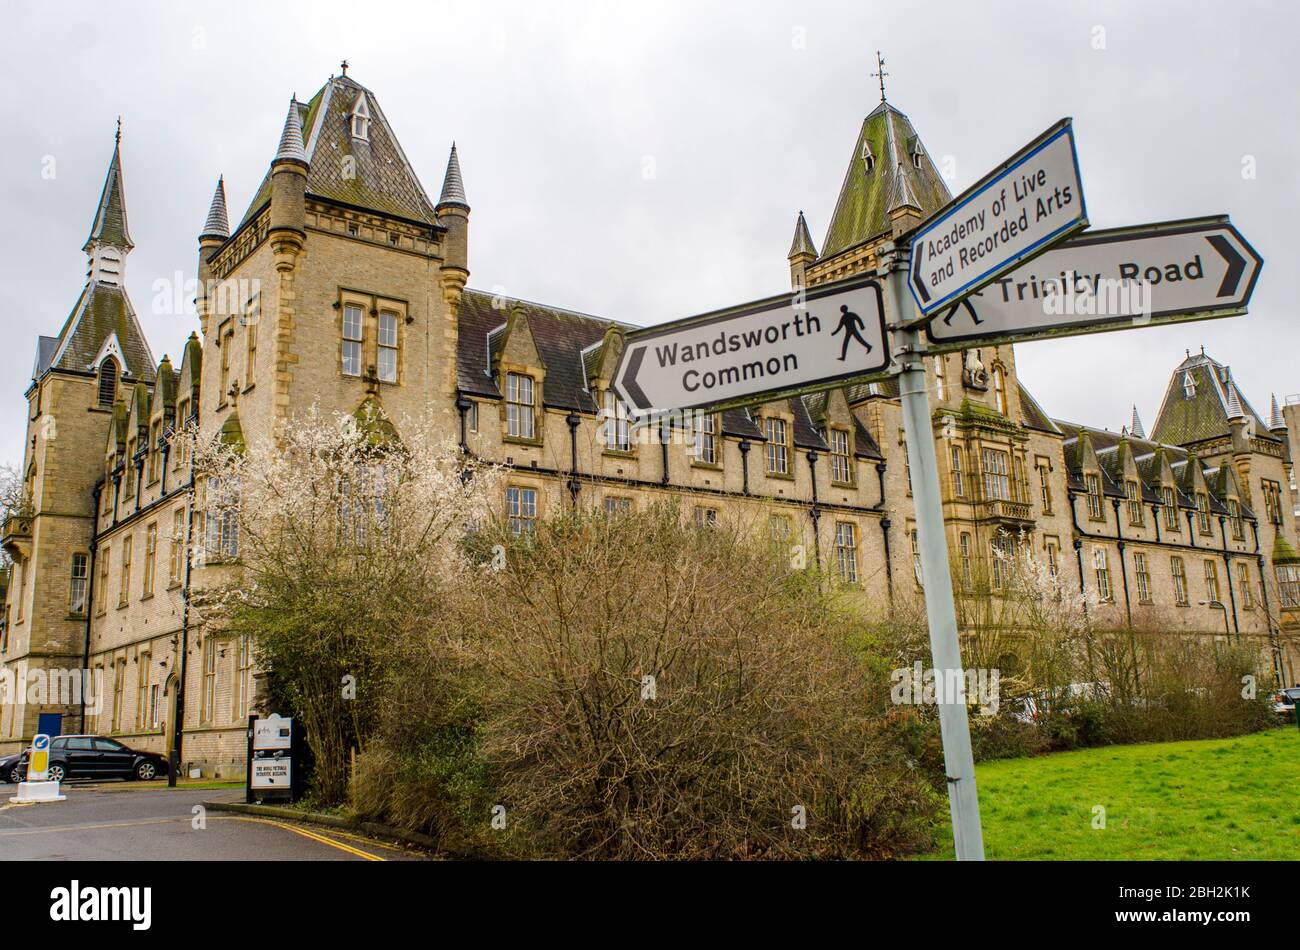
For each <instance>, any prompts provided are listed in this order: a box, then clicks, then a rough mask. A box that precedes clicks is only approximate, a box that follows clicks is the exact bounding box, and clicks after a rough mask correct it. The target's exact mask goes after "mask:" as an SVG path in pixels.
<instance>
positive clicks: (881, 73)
mask: <svg viewBox="0 0 1300 950" xmlns="http://www.w3.org/2000/svg"><path fill="white" fill-rule="evenodd" d="M871 75H872V76H874V77H875V78H876V79H879V80H880V101H881V102H884V101H885V77H886V76H888V75H889V73H887V72H885V60H884V57H882V56H881V55H880V50H876V71H875V72H874V73H872V74H871Z"/></svg>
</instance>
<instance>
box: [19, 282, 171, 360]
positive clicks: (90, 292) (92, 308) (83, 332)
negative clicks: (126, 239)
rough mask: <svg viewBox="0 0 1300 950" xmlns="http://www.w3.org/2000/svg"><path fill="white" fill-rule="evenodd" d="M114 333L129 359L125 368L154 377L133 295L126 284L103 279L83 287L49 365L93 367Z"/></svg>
mask: <svg viewBox="0 0 1300 950" xmlns="http://www.w3.org/2000/svg"><path fill="white" fill-rule="evenodd" d="M114 334H116V335H117V342H118V345H119V346H120V347H121V348H122V356H123V358H124V359H125V362H126V365H125V366H124V367H122V369H123V371H124V372H125V373H126V374H127V375H128V376H131V377H133V378H135V379H142V380H152V379H153V376H154V369H155V365H156V364H155V363H154V359H153V353H152V352H150V350H149V343H148V341H147V340H145V337H144V331H143V330H141V328H140V323H139V321H138V320H137V319H136V316H135V309H134V308H133V307H132V306H131V301H130V298H128V297H127V295H126V291H125V290H124V289H123V288H121V287H117V286H114V285H112V284H103V283H90V284H87V285H86V286H85V287H84V288H83V289H82V291H81V296H80V297H78V298H77V304H76V306H74V307H73V308H72V313H70V314H69V315H68V319H67V320H66V321H65V322H64V324H63V329H62V330H60V331H59V336H58V346H57V348H56V350H55V353H54V354H53V355H52V356H51V357H50V359H49V361H48V363H47V365H46V366H45V369H49V368H50V367H51V366H55V367H58V368H59V369H70V370H77V371H79V372H85V371H87V370H89V369H90V368H91V367H90V364H91V361H92V360H94V359H95V357H97V356H98V355H99V353H100V350H101V349H102V348H103V346H104V343H105V341H107V340H108V338H109V337H110V336H112V335H114ZM43 339H49V338H48V337H44V338H43ZM42 346H44V344H43V343H42V344H40V345H38V347H37V352H38V363H39V362H40V361H41V360H40V350H41V347H42ZM43 371H44V370H42V372H43Z"/></svg>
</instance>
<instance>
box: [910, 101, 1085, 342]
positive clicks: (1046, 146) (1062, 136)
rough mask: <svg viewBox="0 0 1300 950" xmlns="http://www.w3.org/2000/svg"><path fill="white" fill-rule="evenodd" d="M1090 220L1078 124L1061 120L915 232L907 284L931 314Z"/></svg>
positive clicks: (917, 303)
mask: <svg viewBox="0 0 1300 950" xmlns="http://www.w3.org/2000/svg"><path fill="white" fill-rule="evenodd" d="M1087 226H1088V213H1087V210H1086V209H1085V208H1084V203H1083V183H1082V182H1081V181H1080V178H1079V161H1078V156H1077V155H1076V154H1075V150H1074V129H1073V126H1071V124H1070V120H1069V119H1062V120H1061V121H1060V122H1058V123H1057V124H1056V125H1054V126H1052V127H1051V128H1050V129H1048V130H1047V131H1046V132H1044V133H1043V134H1042V135H1040V136H1038V138H1036V139H1034V140H1033V141H1032V142H1030V143H1029V144H1028V145H1026V146H1025V147H1024V148H1023V149H1021V150H1020V151H1019V152H1017V153H1016V154H1015V155H1013V156H1011V158H1009V159H1007V161H1006V162H1004V163H1003V164H1002V165H1000V166H999V167H998V168H996V169H994V170H993V171H992V172H990V173H989V174H988V175H985V176H984V178H982V179H981V180H980V181H978V182H977V183H976V184H974V185H973V186H972V187H970V188H969V189H967V190H966V191H964V192H963V193H962V194H960V195H958V196H957V197H956V198H954V199H953V200H952V201H951V202H949V203H948V204H947V205H946V206H945V207H944V208H942V209H941V210H940V211H939V212H938V213H937V214H936V215H935V216H934V217H933V218H931V219H930V220H929V221H927V222H926V223H925V224H924V225H923V226H922V227H921V228H920V229H919V230H918V231H917V232H916V233H915V235H914V236H913V238H912V244H911V250H912V270H911V274H910V276H909V279H908V286H910V287H911V290H912V296H913V297H915V298H916V305H917V307H919V308H920V310H921V313H922V314H923V315H925V316H929V315H931V314H934V313H937V312H939V311H941V310H943V309H944V308H945V307H947V306H949V305H950V304H953V303H956V302H957V301H958V300H960V299H961V298H962V297H964V296H965V295H967V294H969V293H972V292H973V291H976V290H979V288H980V287H982V286H983V285H985V284H987V283H988V282H989V281H991V280H994V279H996V278H997V277H999V276H1001V275H1002V274H1004V273H1005V272H1006V271H1008V270H1011V269H1012V268H1014V267H1016V266H1017V265H1019V264H1021V263H1023V262H1025V261H1027V260H1029V259H1030V258H1032V257H1034V256H1035V255H1037V254H1040V253H1042V252H1043V251H1045V250H1046V249H1047V248H1048V247H1050V246H1051V244H1052V243H1053V242H1055V241H1059V240H1061V239H1062V238H1065V237H1067V236H1069V235H1070V234H1073V233H1074V232H1076V231H1080V230H1082V229H1083V228H1086V227H1087Z"/></svg>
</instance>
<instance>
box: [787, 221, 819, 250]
mask: <svg viewBox="0 0 1300 950" xmlns="http://www.w3.org/2000/svg"><path fill="white" fill-rule="evenodd" d="M800 254H811V255H812V256H813V259H814V260H816V258H817V245H815V244H813V239H812V235H811V234H809V233H808V221H807V220H806V219H805V218H804V216H803V212H802V211H800V212H799V218H798V219H797V220H796V221H795V223H794V239H793V240H792V241H791V242H790V253H789V254H787V255H786V257H787V259H788V258H793V257H797V256H798V255H800Z"/></svg>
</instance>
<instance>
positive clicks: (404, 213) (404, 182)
mask: <svg viewBox="0 0 1300 950" xmlns="http://www.w3.org/2000/svg"><path fill="white" fill-rule="evenodd" d="M361 96H364V97H365V104H366V108H367V109H368V110H369V112H370V121H369V124H368V129H367V135H366V137H365V138H359V137H355V136H353V135H352V123H351V116H352V113H353V111H354V110H355V108H356V106H357V100H358V97H361ZM298 110H299V116H300V118H301V120H302V135H303V139H304V141H305V143H306V149H305V151H306V156H307V162H308V165H309V168H308V172H307V193H308V194H309V195H316V196H317V197H320V198H325V199H327V200H331V201H337V202H340V203H342V204H347V205H353V206H355V207H359V208H367V209H370V210H373V211H378V212H380V213H382V214H388V215H393V216H395V217H399V218H405V219H408V220H411V221H420V222H423V223H425V224H430V225H432V224H434V223H436V216H435V214H434V209H433V203H432V202H431V201H430V200H429V196H428V194H427V193H426V192H425V190H424V186H423V185H421V184H420V180H419V178H418V177H417V176H416V174H415V170H414V169H413V168H412V167H411V164H410V162H408V161H407V159H406V154H405V153H404V152H403V151H402V146H401V145H400V144H399V143H398V141H397V136H396V135H394V133H393V130H392V127H391V126H390V125H389V124H388V119H387V118H385V116H384V113H383V110H382V109H380V108H379V102H378V100H376V99H375V96H374V93H372V92H371V91H370V90H368V89H366V88H365V87H364V86H362V85H361V84H360V83H357V82H355V81H354V80H353V79H351V78H350V77H347V76H335V77H332V78H331V79H330V80H329V81H328V82H326V83H325V85H324V86H322V87H321V88H320V90H319V91H318V92H317V93H316V95H314V96H312V98H311V101H310V102H307V103H298ZM270 197H271V176H270V172H269V171H268V172H267V175H266V178H264V179H263V181H262V184H261V186H260V187H259V188H258V190H257V193H256V194H255V195H254V196H253V200H252V203H251V204H250V205H249V206H248V211H246V212H245V214H244V218H243V221H244V222H247V221H248V220H249V219H250V218H251V217H252V216H253V214H254V213H255V212H256V211H257V210H258V209H259V208H261V207H262V205H264V204H265V203H266V202H267V201H268V200H269V199H270Z"/></svg>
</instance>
